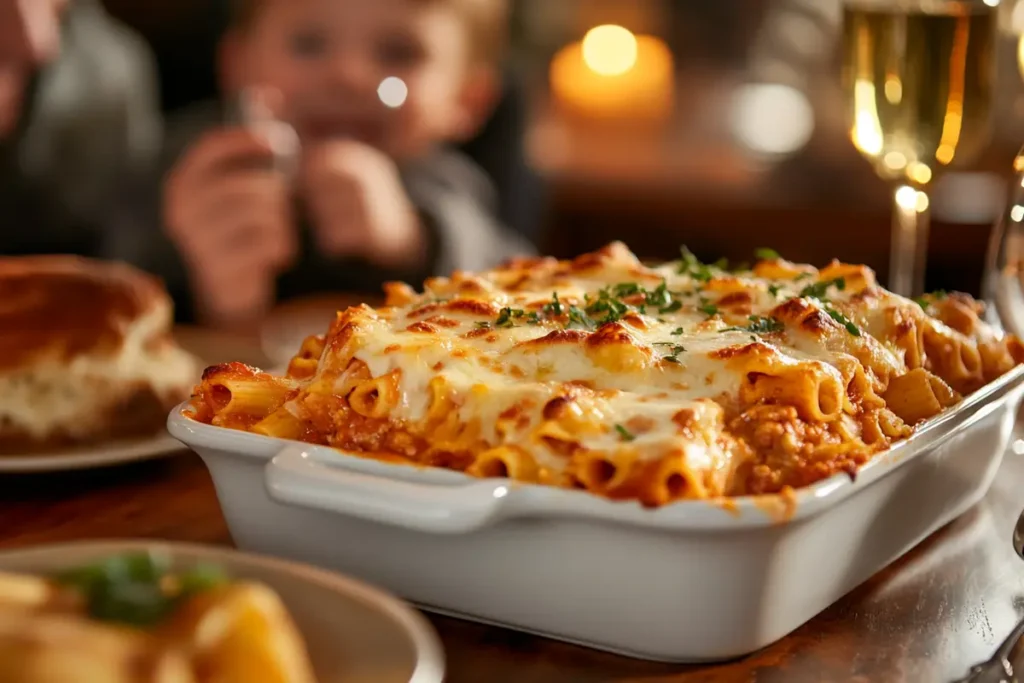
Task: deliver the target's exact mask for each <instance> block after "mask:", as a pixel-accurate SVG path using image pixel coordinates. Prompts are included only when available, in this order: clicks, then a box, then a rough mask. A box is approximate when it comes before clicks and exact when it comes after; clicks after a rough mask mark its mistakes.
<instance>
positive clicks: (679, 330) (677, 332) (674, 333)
mask: <svg viewBox="0 0 1024 683" xmlns="http://www.w3.org/2000/svg"><path fill="white" fill-rule="evenodd" d="M669 334H671V335H672V336H673V337H678V336H679V335H681V334H683V328H681V327H677V328H676V329H674V330H672V332H670V333H669Z"/></svg>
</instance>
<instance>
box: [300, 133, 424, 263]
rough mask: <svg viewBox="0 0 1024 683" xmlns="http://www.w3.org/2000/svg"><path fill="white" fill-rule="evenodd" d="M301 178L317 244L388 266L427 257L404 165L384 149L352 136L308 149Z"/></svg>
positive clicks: (335, 253)
mask: <svg viewBox="0 0 1024 683" xmlns="http://www.w3.org/2000/svg"><path fill="white" fill-rule="evenodd" d="M301 182H302V192H303V193H304V197H305V199H306V203H307V205H308V207H309V212H310V217H311V219H312V222H313V229H314V233H315V235H316V240H317V243H318V245H319V247H320V248H321V249H322V250H323V251H324V252H326V253H327V254H329V255H331V256H361V257H363V258H366V259H367V260H369V261H371V262H373V263H375V264H377V265H380V266H385V267H408V266H414V265H416V264H417V263H418V262H420V261H422V260H423V259H424V258H425V254H424V252H425V250H426V240H425V237H424V234H423V229H422V226H421V225H420V222H419V218H418V217H417V215H416V211H415V209H414V208H413V206H412V204H411V203H410V202H409V198H408V197H407V196H406V194H405V189H404V188H403V187H402V182H401V179H400V178H399V175H398V169H397V168H396V167H395V164H394V163H393V162H392V161H391V159H389V158H388V157H387V156H386V155H384V154H383V153H382V152H380V151H379V150H377V149H374V148H373V147H370V146H368V145H364V144H362V143H359V142H353V141H349V140H336V141H331V142H324V143H322V144H320V145H318V146H316V147H313V148H311V149H307V150H304V151H303V169H302V175H301Z"/></svg>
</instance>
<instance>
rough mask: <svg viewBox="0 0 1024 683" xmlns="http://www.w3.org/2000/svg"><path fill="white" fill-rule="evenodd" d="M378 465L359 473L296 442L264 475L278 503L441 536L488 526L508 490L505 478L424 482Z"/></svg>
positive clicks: (274, 460) (367, 467)
mask: <svg viewBox="0 0 1024 683" xmlns="http://www.w3.org/2000/svg"><path fill="white" fill-rule="evenodd" d="M374 467H388V465H386V464H382V463H372V462H371V463H368V464H367V465H366V466H365V467H359V468H358V469H362V470H363V471H357V469H356V468H346V467H341V466H338V465H337V463H331V462H330V461H329V459H328V458H324V457H320V456H318V454H317V453H316V451H312V452H310V451H308V450H306V449H304V448H303V447H302V446H301V445H298V444H296V445H289V446H286V447H285V448H284V449H283V450H282V451H281V452H280V453H278V454H277V455H276V456H275V457H274V458H273V459H272V460H271V461H270V463H269V464H268V465H267V467H266V470H265V473H264V475H265V479H266V486H267V491H268V493H269V494H270V497H271V498H272V499H274V500H276V501H278V502H280V503H286V504H289V505H297V506H300V507H308V508H316V509H318V510H327V511H329V512H335V513H338V514H342V515H349V516H352V517H358V518H361V519H366V520H370V521H373V522H380V523H383V524H390V525H393V526H400V527H406V528H409V529H415V530H417V531H428V532H433V533H441V534H457V533H465V532H468V531H474V530H476V529H480V528H482V527H484V526H486V525H487V524H489V523H490V522H491V521H492V520H493V519H494V517H495V515H496V514H497V513H498V511H499V510H500V509H501V507H502V505H503V503H504V501H505V498H506V496H507V495H508V491H509V490H508V487H507V486H506V485H505V482H504V481H503V480H496V479H490V480H487V479H485V480H480V481H472V482H470V483H467V484H460V485H438V484H424V483H417V482H411V481H402V480H397V479H393V478H389V477H387V476H382V475H377V474H374V473H372V472H368V471H366V470H367V469H370V468H374Z"/></svg>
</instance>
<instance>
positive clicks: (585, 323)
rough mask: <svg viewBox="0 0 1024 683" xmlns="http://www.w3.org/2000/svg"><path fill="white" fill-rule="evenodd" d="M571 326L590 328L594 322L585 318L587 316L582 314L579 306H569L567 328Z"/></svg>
mask: <svg viewBox="0 0 1024 683" xmlns="http://www.w3.org/2000/svg"><path fill="white" fill-rule="evenodd" d="M573 325H579V326H580V327H582V328H590V327H593V326H594V322H593V321H592V320H591V319H590V318H588V317H587V314H586V313H584V312H583V310H582V309H580V307H579V306H569V324H568V327H572V326H573Z"/></svg>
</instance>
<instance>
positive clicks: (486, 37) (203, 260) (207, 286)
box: [135, 0, 531, 324]
mask: <svg viewBox="0 0 1024 683" xmlns="http://www.w3.org/2000/svg"><path fill="white" fill-rule="evenodd" d="M504 4H505V3H504V2H502V1H501V0H375V2H372V3H367V2H365V1H364V0H242V1H241V2H240V3H239V4H238V7H237V12H236V15H235V20H234V25H233V27H232V28H231V30H230V31H229V32H228V34H227V35H226V36H225V38H224V42H223V49H222V59H221V71H222V79H223V84H224V90H225V93H226V95H225V102H222V103H219V105H218V106H213V107H204V108H201V109H199V110H195V111H193V112H191V113H190V115H189V116H187V117H185V118H184V119H183V120H182V121H181V122H179V124H178V126H179V127H178V128H177V129H176V130H175V131H174V132H173V133H172V135H171V142H170V144H169V149H168V153H169V157H170V158H171V159H173V162H172V163H171V170H170V172H169V173H168V174H167V177H166V182H165V185H164V192H163V197H162V207H163V208H162V225H163V227H164V237H165V238H166V243H167V244H166V246H167V247H169V250H168V251H166V252H164V253H163V254H162V255H159V254H154V253H153V252H152V249H153V246H154V245H156V244H158V240H153V239H148V240H146V241H145V242H146V244H145V245H143V248H146V247H147V246H148V248H149V250H150V258H149V263H148V264H144V265H145V266H146V267H147V268H148V269H150V270H151V271H155V272H157V273H158V274H160V275H163V276H164V278H165V280H166V281H167V282H168V284H169V285H171V291H172V294H175V296H176V299H178V301H177V303H178V308H179V310H180V311H188V312H187V313H186V314H184V316H183V317H187V316H191V317H195V318H199V319H201V320H204V321H207V322H215V323H222V324H238V323H243V322H246V321H250V320H253V319H255V318H257V317H258V316H259V315H260V314H261V313H263V312H264V311H266V309H267V308H268V307H270V306H271V305H272V304H273V303H274V302H275V301H276V300H278V299H283V298H288V297H292V296H298V295H302V294H307V293H313V292H321V291H331V290H349V291H363V292H365V291H371V290H374V289H377V288H379V287H380V285H381V284H382V283H383V282H384V281H387V280H405V281H408V282H413V283H418V282H421V281H422V280H423V279H424V278H426V277H429V276H431V275H436V274H447V273H448V272H450V271H452V270H454V269H467V270H468V269H478V268H483V267H488V266H491V265H494V264H496V263H497V262H499V261H502V260H504V259H506V258H508V257H510V256H514V255H519V254H526V253H530V252H531V247H530V245H529V243H528V242H527V241H526V240H523V239H520V238H518V237H516V236H515V235H514V234H513V233H511V232H510V231H509V230H507V229H506V228H504V227H503V226H501V225H500V224H499V222H498V221H497V220H496V218H495V215H494V211H495V208H494V197H493V188H492V187H490V186H489V184H488V182H487V180H486V176H484V175H483V173H482V172H480V170H479V169H478V168H476V167H474V166H473V165H472V164H471V163H470V162H469V161H468V159H467V158H465V157H464V156H462V155H460V154H458V153H456V152H455V151H454V150H453V149H452V148H451V146H450V145H452V144H454V143H457V142H459V141H462V140H465V139H467V138H469V137H470V136H472V134H473V133H474V132H475V131H476V130H477V128H478V126H479V125H480V124H481V123H482V122H483V120H484V119H485V118H486V116H487V114H488V113H489V111H490V108H491V106H492V104H493V102H494V100H495V96H496V94H497V92H498V87H499V83H498V77H499V72H498V64H499V59H500V57H501V46H502V43H503V34H504V31H505V28H506V27H505V22H506V16H505V11H506V8H505V6H504ZM385 79H390V83H391V84H392V86H395V85H396V83H397V81H396V80H395V79H400V81H401V84H402V85H398V88H399V91H401V95H403V96H404V101H402V102H401V106H398V107H395V108H389V107H388V106H385V104H383V103H382V101H381V97H379V96H378V89H379V88H380V87H381V84H382V83H383V82H384V81H385ZM399 99H401V97H399ZM232 109H234V111H232ZM232 117H233V118H234V119H235V120H236V123H225V121H227V120H229V119H231V118H232ZM178 139H184V140H186V141H187V143H186V144H183V145H182V144H180V143H179V142H178ZM180 147H184V151H183V152H181V153H180V154H179V153H178V149H179V148H180ZM135 260H138V259H135ZM193 306H194V307H193ZM190 309H191V310H190Z"/></svg>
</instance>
